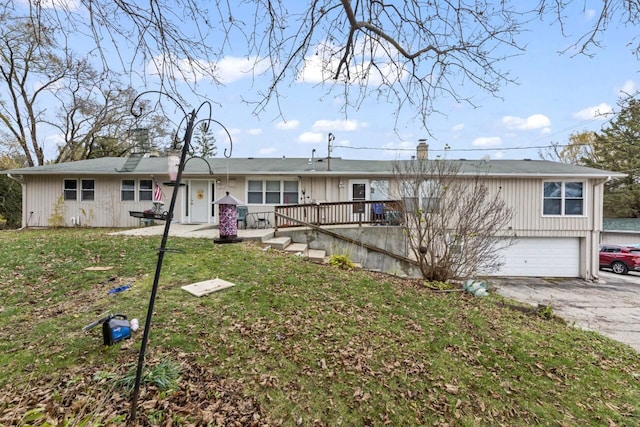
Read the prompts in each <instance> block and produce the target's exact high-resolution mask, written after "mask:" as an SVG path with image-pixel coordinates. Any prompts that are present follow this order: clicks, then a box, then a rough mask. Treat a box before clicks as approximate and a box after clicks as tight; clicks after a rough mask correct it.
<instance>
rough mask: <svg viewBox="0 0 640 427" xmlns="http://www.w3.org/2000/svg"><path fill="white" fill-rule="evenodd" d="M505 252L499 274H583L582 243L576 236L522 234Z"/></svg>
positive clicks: (557, 275)
mask: <svg viewBox="0 0 640 427" xmlns="http://www.w3.org/2000/svg"><path fill="white" fill-rule="evenodd" d="M502 255H503V258H504V261H505V264H504V266H503V267H502V268H501V269H500V271H499V272H498V273H497V274H495V275H496V276H542V277H579V276H580V274H579V273H580V244H579V239H578V238H575V237H567V238H556V237H554V238H552V237H546V238H545V237H523V238H519V239H517V240H516V243H515V244H514V245H513V246H510V247H509V248H507V249H505V250H503V251H502Z"/></svg>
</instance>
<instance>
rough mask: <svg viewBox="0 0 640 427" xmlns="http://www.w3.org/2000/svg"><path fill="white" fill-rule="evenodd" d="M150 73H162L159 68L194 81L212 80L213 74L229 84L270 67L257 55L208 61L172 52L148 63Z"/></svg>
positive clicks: (180, 77) (188, 80)
mask: <svg viewBox="0 0 640 427" xmlns="http://www.w3.org/2000/svg"><path fill="white" fill-rule="evenodd" d="M148 69H149V73H150V74H152V75H158V74H160V72H159V69H160V70H163V72H165V73H171V74H172V75H173V76H175V78H177V79H182V80H184V81H187V82H190V83H193V82H198V81H200V80H212V77H211V76H215V79H216V80H217V81H218V82H220V83H222V84H228V83H232V82H235V81H238V80H240V79H243V78H245V77H253V76H254V75H256V74H261V73H263V72H264V71H265V70H266V69H268V64H267V63H266V62H265V61H259V60H258V58H257V57H255V56H252V57H243V58H239V57H234V56H225V57H224V58H222V59H221V60H220V61H218V62H207V61H203V60H200V59H186V58H182V59H177V58H173V57H171V54H166V55H165V56H162V55H159V56H156V57H155V58H153V59H152V60H151V61H149V63H148Z"/></svg>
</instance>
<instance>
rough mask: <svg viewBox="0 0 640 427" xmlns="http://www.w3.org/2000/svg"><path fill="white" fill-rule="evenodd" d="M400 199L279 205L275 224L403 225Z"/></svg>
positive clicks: (281, 225) (282, 226)
mask: <svg viewBox="0 0 640 427" xmlns="http://www.w3.org/2000/svg"><path fill="white" fill-rule="evenodd" d="M401 203H402V202H401V201H400V200H381V201H373V200H366V201H361V202H333V203H312V204H304V205H280V206H276V207H275V211H274V213H275V215H274V216H275V227H276V229H277V228H284V227H298V226H301V225H304V224H305V223H308V224H314V225H339V224H386V225H400V224H401V223H402V209H401Z"/></svg>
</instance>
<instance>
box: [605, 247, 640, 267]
mask: <svg viewBox="0 0 640 427" xmlns="http://www.w3.org/2000/svg"><path fill="white" fill-rule="evenodd" d="M600 268H610V269H611V270H613V272H614V273H617V274H627V273H628V272H629V270H631V271H640V248H636V247H633V246H619V245H601V246H600Z"/></svg>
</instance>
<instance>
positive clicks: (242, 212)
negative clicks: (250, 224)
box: [237, 206, 249, 230]
mask: <svg viewBox="0 0 640 427" xmlns="http://www.w3.org/2000/svg"><path fill="white" fill-rule="evenodd" d="M248 214H249V208H248V207H246V206H238V217H237V221H238V223H237V225H238V226H239V225H240V224H241V223H242V228H244V229H245V230H246V229H247V215H248Z"/></svg>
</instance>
